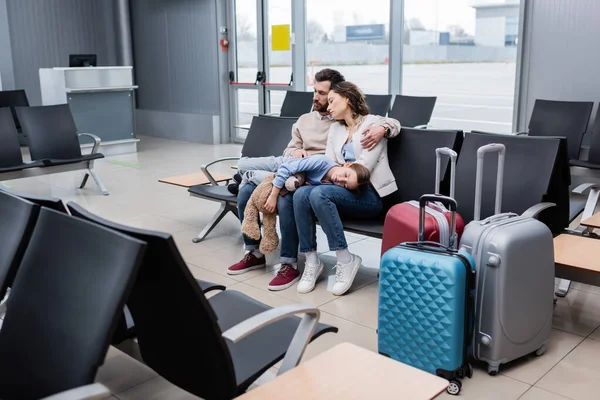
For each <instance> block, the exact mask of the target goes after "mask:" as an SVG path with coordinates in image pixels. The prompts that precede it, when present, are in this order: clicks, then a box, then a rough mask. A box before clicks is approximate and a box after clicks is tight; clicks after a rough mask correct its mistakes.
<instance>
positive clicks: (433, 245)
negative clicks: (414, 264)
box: [402, 241, 458, 253]
mask: <svg viewBox="0 0 600 400" xmlns="http://www.w3.org/2000/svg"><path fill="white" fill-rule="evenodd" d="M402 245H403V246H407V247H414V248H418V249H422V248H423V247H427V248H428V249H429V250H431V251H437V252H440V253H445V252H448V251H451V252H454V253H456V252H458V250H456V249H453V248H451V247H448V246H445V245H443V244H441V243H439V242H430V241H419V242H405V243H402Z"/></svg>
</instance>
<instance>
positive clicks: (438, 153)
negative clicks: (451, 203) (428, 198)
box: [435, 147, 458, 198]
mask: <svg viewBox="0 0 600 400" xmlns="http://www.w3.org/2000/svg"><path fill="white" fill-rule="evenodd" d="M442 154H444V155H447V156H449V157H450V197H452V198H454V188H455V186H456V184H455V182H456V159H457V158H458V154H456V152H455V151H454V150H452V149H451V148H448V147H440V148H438V149H435V193H436V194H439V193H440V180H441V176H440V175H441V174H442V162H441V161H442V160H441V159H442Z"/></svg>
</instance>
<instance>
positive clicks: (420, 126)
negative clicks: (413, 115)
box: [413, 124, 429, 129]
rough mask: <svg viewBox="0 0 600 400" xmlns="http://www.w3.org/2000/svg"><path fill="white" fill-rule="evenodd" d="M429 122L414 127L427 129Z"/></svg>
mask: <svg viewBox="0 0 600 400" xmlns="http://www.w3.org/2000/svg"><path fill="white" fill-rule="evenodd" d="M428 127H429V124H424V125H417V126H413V128H414V129H427V128H428Z"/></svg>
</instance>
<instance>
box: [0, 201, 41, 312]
mask: <svg viewBox="0 0 600 400" xmlns="http://www.w3.org/2000/svg"><path fill="white" fill-rule="evenodd" d="M39 211H40V207H39V206H38V205H36V204H33V203H31V202H29V201H25V200H23V199H21V198H19V197H17V196H15V195H13V194H11V193H8V192H6V191H3V190H0V221H2V223H1V224H0V237H1V238H2V240H0V299H2V298H4V296H5V294H6V291H7V289H8V288H9V287H11V286H12V283H13V281H14V277H15V275H16V273H17V269H18V268H19V265H20V264H21V260H22V259H23V255H24V254H25V249H26V248H27V243H29V240H30V238H31V234H32V233H33V228H34V226H35V223H36V221H37V218H38V213H39ZM2 308H5V307H4V304H3V307H2ZM2 312H4V310H2Z"/></svg>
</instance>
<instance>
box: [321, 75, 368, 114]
mask: <svg viewBox="0 0 600 400" xmlns="http://www.w3.org/2000/svg"><path fill="white" fill-rule="evenodd" d="M327 101H328V103H329V106H328V107H327V111H329V112H330V113H331V115H332V116H333V119H335V120H338V121H341V122H342V121H344V119H345V116H346V115H347V114H348V113H350V115H351V116H352V118H357V117H359V116H362V115H368V114H369V106H368V105H367V102H366V100H365V95H364V94H363V92H362V91H361V90H360V89H359V88H358V86H356V85H355V84H353V83H352V82H348V81H343V82H338V83H334V84H332V85H331V90H330V91H329V94H328V95H327Z"/></svg>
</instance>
